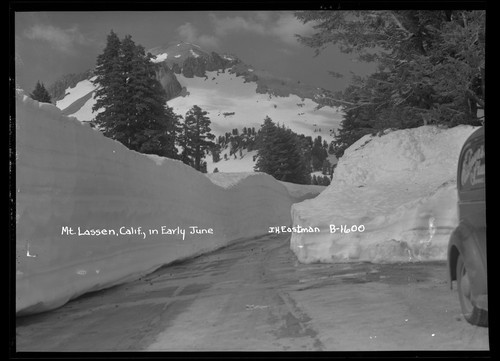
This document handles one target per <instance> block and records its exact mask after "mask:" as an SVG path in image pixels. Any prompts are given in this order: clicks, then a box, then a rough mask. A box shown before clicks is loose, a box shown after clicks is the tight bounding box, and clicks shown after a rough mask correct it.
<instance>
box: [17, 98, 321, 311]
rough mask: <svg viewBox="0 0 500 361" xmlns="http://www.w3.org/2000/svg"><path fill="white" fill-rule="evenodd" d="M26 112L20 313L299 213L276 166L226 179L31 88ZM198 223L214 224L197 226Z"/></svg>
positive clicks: (20, 162) (21, 108)
mask: <svg viewBox="0 0 500 361" xmlns="http://www.w3.org/2000/svg"><path fill="white" fill-rule="evenodd" d="M16 116H17V119H16V154H17V159H16V190H17V192H16V212H17V214H16V256H17V264H16V310H17V312H18V313H19V314H27V313H34V312H40V311H44V310H48V309H52V308H55V307H58V306H60V305H62V304H64V303H65V302H67V301H68V300H70V299H72V298H74V297H77V296H79V295H81V294H83V293H85V292H88V291H92V290H97V289H101V288H104V287H109V286H112V285H114V284H118V283H121V282H124V281H126V280H130V279H133V278H136V277H139V276H140V275H142V274H145V273H148V272H151V271H152V270H154V269H155V268H157V267H159V266H161V265H163V264H165V263H168V262H171V261H173V260H176V259H180V258H184V257H188V256H192V255H195V254H199V253H201V252H204V251H208V250H212V249H215V248H217V247H220V246H223V245H225V244H227V243H228V242H229V241H232V240H236V239H240V238H247V237H253V236H257V235H262V234H265V233H267V232H268V227H269V226H270V225H276V224H284V225H287V224H290V223H291V218H290V207H291V205H292V202H293V199H294V197H293V196H291V195H290V193H289V192H288V191H287V188H286V187H285V186H283V184H281V183H280V182H278V181H276V180H274V178H272V177H271V176H269V175H266V174H256V175H253V176H252V177H242V178H240V179H239V180H234V179H233V180H232V182H233V183H234V184H233V186H232V187H221V186H219V185H217V184H214V182H212V181H211V180H210V179H209V178H208V177H207V176H206V175H204V174H202V173H200V172H197V171H195V170H194V169H192V168H191V167H188V166H186V165H184V164H183V163H182V162H179V161H174V160H171V159H167V158H161V157H157V156H146V155H143V154H140V153H136V152H133V151H130V150H128V149H126V148H125V147H124V146H123V145H122V144H120V143H118V142H116V141H113V140H110V139H108V138H105V137H104V136H103V135H102V134H100V133H99V132H97V131H95V130H93V129H91V128H90V127H89V126H87V125H85V124H82V123H81V122H79V121H77V120H76V119H74V118H71V117H66V116H64V115H63V114H62V112H61V111H60V110H59V109H57V108H56V107H54V106H52V105H50V104H43V103H38V102H35V101H33V100H32V99H30V98H29V97H27V96H26V95H24V94H23V93H19V94H18V96H17V99H16ZM219 177H221V176H220V175H219ZM221 182H222V183H227V181H226V182H224V181H221ZM308 191H311V192H314V189H312V188H311V189H310V190H308ZM194 226H196V227H199V229H204V230H207V231H206V232H208V230H209V229H211V230H212V231H211V233H206V232H205V233H203V234H198V233H195V234H190V232H191V231H192V230H193V229H194V228H192V227H194ZM139 227H140V230H139ZM150 230H151V232H152V233H150ZM183 230H184V231H185V234H182V231H183ZM155 232H159V233H158V234H155ZM169 232H170V233H169ZM105 233H106V234H105Z"/></svg>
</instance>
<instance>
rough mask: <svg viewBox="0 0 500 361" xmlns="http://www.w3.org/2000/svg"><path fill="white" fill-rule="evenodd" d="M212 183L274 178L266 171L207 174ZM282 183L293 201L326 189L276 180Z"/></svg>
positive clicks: (225, 183) (299, 200)
mask: <svg viewBox="0 0 500 361" xmlns="http://www.w3.org/2000/svg"><path fill="white" fill-rule="evenodd" d="M207 177H208V179H210V180H211V181H212V182H213V183H214V184H217V185H218V186H221V187H224V188H231V187H234V186H236V185H237V184H240V183H241V182H242V181H243V180H245V179H248V178H251V177H259V178H260V177H264V178H269V180H270V181H275V180H274V178H273V177H272V176H270V175H268V174H266V173H259V172H233V173H212V174H207ZM278 183H279V184H281V185H283V186H284V187H285V189H286V191H287V192H288V195H289V196H290V198H291V199H292V201H293V202H294V203H295V202H301V201H303V200H305V199H311V198H314V197H317V196H318V194H320V193H321V192H322V191H324V190H325V189H326V187H324V186H317V185H309V184H295V183H289V182H281V181H278Z"/></svg>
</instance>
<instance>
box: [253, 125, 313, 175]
mask: <svg viewBox="0 0 500 361" xmlns="http://www.w3.org/2000/svg"><path fill="white" fill-rule="evenodd" d="M257 143H258V153H257V154H258V159H257V162H256V163H255V166H254V169H255V170H256V171H258V172H264V173H267V174H270V175H272V176H273V177H274V178H276V179H278V180H281V181H285V182H292V183H299V184H309V183H310V175H309V169H308V167H307V163H306V161H305V157H304V152H303V150H302V147H301V146H302V143H301V141H300V140H299V138H298V137H297V135H296V134H295V133H293V132H292V131H291V130H289V129H285V128H284V127H280V126H276V125H275V124H274V123H273V121H272V120H271V118H269V117H266V119H265V120H264V123H263V124H262V126H261V128H260V130H259V136H258V139H257Z"/></svg>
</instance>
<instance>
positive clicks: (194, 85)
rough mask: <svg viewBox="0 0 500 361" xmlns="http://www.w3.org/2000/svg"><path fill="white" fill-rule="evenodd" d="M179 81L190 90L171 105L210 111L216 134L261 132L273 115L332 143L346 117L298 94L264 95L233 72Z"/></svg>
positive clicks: (183, 110)
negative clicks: (197, 107)
mask: <svg viewBox="0 0 500 361" xmlns="http://www.w3.org/2000/svg"><path fill="white" fill-rule="evenodd" d="M177 78H178V79H179V82H180V83H181V84H182V85H183V86H185V87H186V88H187V90H188V94H187V95H186V96H180V97H177V98H175V99H172V100H170V101H169V102H168V105H169V106H171V107H173V108H174V111H175V112H176V113H178V114H183V115H184V114H186V112H187V111H188V110H189V109H190V108H191V107H192V106H193V105H194V104H196V105H198V106H199V107H201V108H202V109H203V110H206V111H208V112H209V117H210V120H211V121H212V129H213V131H214V133H215V134H217V135H219V134H224V133H225V132H226V131H231V129H233V128H238V129H242V128H243V127H255V128H256V129H258V128H259V127H260V125H261V124H262V123H263V122H264V119H265V117H266V116H269V117H270V118H271V119H272V120H273V121H274V122H275V123H279V124H280V125H281V124H285V126H287V127H289V128H290V129H292V130H293V131H294V132H296V133H298V134H304V135H306V136H311V137H313V139H314V138H315V137H317V136H318V135H321V136H322V138H323V139H324V140H326V141H327V142H328V143H329V142H330V141H331V140H333V133H332V131H336V130H337V129H338V127H339V124H340V121H341V117H342V114H341V113H339V111H338V110H337V109H334V108H331V107H322V108H320V109H317V107H318V104H317V103H316V102H314V101H313V100H311V99H308V98H304V99H302V98H300V97H299V96H297V95H295V94H290V95H288V96H286V97H281V96H273V95H271V94H267V93H266V94H261V93H258V92H257V84H256V83H254V82H246V81H245V78H244V77H241V76H236V75H235V74H233V73H231V72H230V71H229V70H226V71H225V72H216V71H214V72H207V78H199V77H193V78H186V77H184V76H183V75H177Z"/></svg>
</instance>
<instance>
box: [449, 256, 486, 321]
mask: <svg viewBox="0 0 500 361" xmlns="http://www.w3.org/2000/svg"><path fill="white" fill-rule="evenodd" d="M469 282H470V280H469V277H468V273H467V268H466V266H465V263H464V259H463V257H462V255H459V256H458V260H457V289H458V298H459V300H460V307H461V308H462V314H463V315H464V318H465V319H466V320H467V322H469V323H470V324H472V325H475V326H482V327H487V326H488V311H485V310H482V309H480V308H477V307H476V306H474V305H473V304H472V301H471V294H470V284H469Z"/></svg>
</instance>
